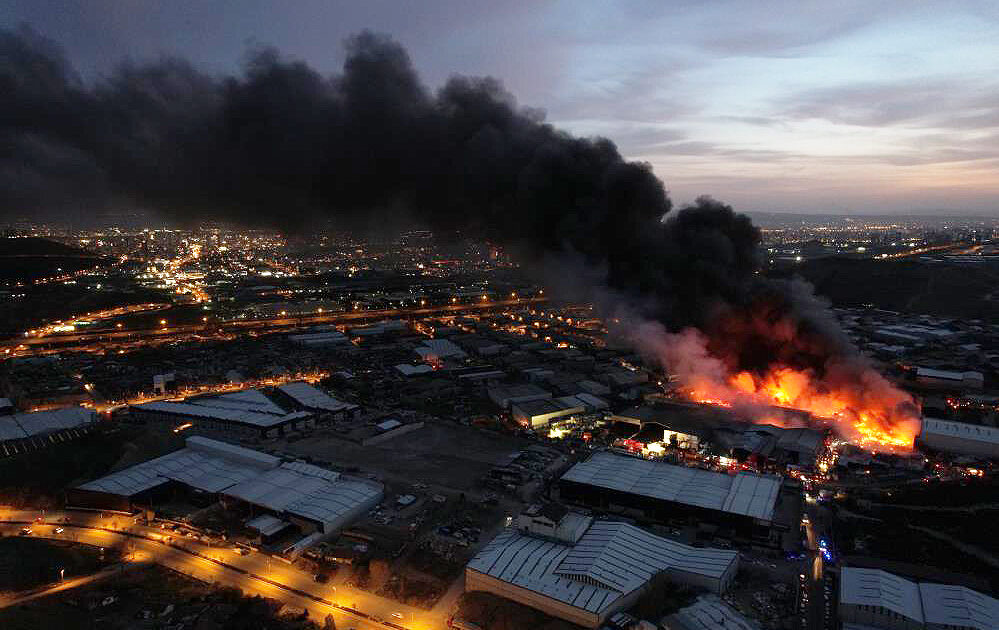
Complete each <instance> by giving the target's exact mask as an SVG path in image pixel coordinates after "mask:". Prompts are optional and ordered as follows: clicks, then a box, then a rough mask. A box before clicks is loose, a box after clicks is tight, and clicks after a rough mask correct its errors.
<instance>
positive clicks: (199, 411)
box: [135, 401, 300, 427]
mask: <svg viewBox="0 0 999 630" xmlns="http://www.w3.org/2000/svg"><path fill="white" fill-rule="evenodd" d="M135 408H136V409H143V410H149V411H160V412H163V413H173V414H177V415H181V416H191V417H194V418H211V419H216V420H227V421H229V422H239V423H242V424H251V425H253V426H257V427H272V426H275V425H279V424H282V423H284V422H287V421H288V420H293V419H295V418H298V417H300V415H299V414H287V415H283V416H276V415H272V414H269V413H258V412H255V411H243V410H237V409H225V408H222V407H208V406H203V405H200V404H198V405H196V404H191V403H186V402H183V403H176V402H159V401H157V402H148V403H142V404H140V405H135Z"/></svg>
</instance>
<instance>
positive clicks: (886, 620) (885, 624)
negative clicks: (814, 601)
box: [839, 602, 924, 630]
mask: <svg viewBox="0 0 999 630" xmlns="http://www.w3.org/2000/svg"><path fill="white" fill-rule="evenodd" d="M839 619H840V621H842V622H850V623H859V624H865V625H868V626H874V627H875V628H885V629H886V630H922V628H923V627H924V626H923V624H922V623H921V622H918V621H915V620H913V619H910V618H908V617H902V616H901V615H899V614H898V613H893V612H892V611H890V610H888V609H887V608H882V607H880V606H861V605H857V604H844V603H842V602H841V603H840V605H839Z"/></svg>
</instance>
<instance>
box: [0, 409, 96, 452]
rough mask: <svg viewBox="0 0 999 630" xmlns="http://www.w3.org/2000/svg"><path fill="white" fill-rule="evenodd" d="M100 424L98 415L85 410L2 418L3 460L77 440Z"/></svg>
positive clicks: (42, 412)
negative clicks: (58, 443) (18, 454)
mask: <svg viewBox="0 0 999 630" xmlns="http://www.w3.org/2000/svg"><path fill="white" fill-rule="evenodd" d="M96 422H97V414H96V413H95V412H94V411H93V410H92V409H86V408H84V407H67V408H65V409H53V410H51V411H35V412H27V413H15V414H12V415H9V416H0V456H5V455H14V454H17V453H23V452H25V451H29V450H34V449H36V448H42V447H45V446H48V445H49V444H52V443H57V442H64V441H66V440H69V439H74V438H76V437H79V436H80V435H83V434H84V433H86V432H87V431H88V430H89V429H90V428H91V427H93V426H94V424H95V423H96Z"/></svg>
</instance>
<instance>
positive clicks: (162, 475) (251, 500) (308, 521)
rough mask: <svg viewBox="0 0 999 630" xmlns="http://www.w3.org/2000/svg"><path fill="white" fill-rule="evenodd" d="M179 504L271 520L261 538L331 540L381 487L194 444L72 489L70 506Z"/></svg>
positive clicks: (263, 524)
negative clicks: (234, 508) (287, 534)
mask: <svg viewBox="0 0 999 630" xmlns="http://www.w3.org/2000/svg"><path fill="white" fill-rule="evenodd" d="M177 496H183V497H185V498H188V499H191V498H195V500H198V499H200V501H198V502H199V503H204V504H207V503H208V502H212V501H214V500H217V499H221V500H222V501H223V502H224V503H228V504H232V503H235V502H241V503H243V504H247V505H250V506H253V508H254V511H257V512H259V513H260V515H269V516H271V517H273V518H274V519H277V521H274V520H273V519H261V520H260V521H258V522H257V525H259V527H258V530H259V531H260V532H261V534H262V535H265V536H270V535H273V534H275V533H277V532H279V531H281V530H282V529H284V528H285V527H287V526H290V525H296V526H298V528H299V529H300V530H301V531H302V532H304V533H306V534H321V535H325V534H329V533H332V532H334V531H336V530H338V529H341V528H342V527H344V526H345V525H346V524H348V523H350V522H351V521H352V520H354V519H355V518H356V517H358V516H360V515H361V514H363V513H365V512H366V511H367V510H369V509H371V508H372V507H373V506H375V505H377V504H378V502H379V501H381V498H382V496H383V487H382V485H381V484H380V483H376V482H373V481H370V480H368V479H361V478H354V477H349V476H347V475H341V474H340V473H337V472H334V471H331V470H326V469H324V468H319V467H318V466H312V465H309V464H304V463H301V462H282V461H281V459H279V458H277V457H274V456H272V455H268V454H266V453H261V452H259V451H254V450H252V449H248V448H243V447H241V446H235V445H232V444H227V443H225V442H220V441H218V440H211V439H208V438H205V437H200V436H193V437H189V438H187V441H186V446H185V448H183V449H181V450H179V451H174V452H173V453H170V454H168V455H164V456H162V457H158V458H156V459H152V460H149V461H146V462H143V463H141V464H136V465H135V466H131V467H129V468H125V469H124V470H120V471H117V472H114V473H111V474H110V475H107V476H105V477H101V478H100V479H96V480H94V481H90V482H88V483H85V484H83V485H81V486H78V487H76V488H73V489H71V490H69V491H68V493H67V504H69V505H72V506H75V507H89V508H97V509H116V510H123V511H132V510H135V509H137V508H140V507H142V508H146V507H152V508H155V506H156V505H158V504H159V503H161V502H164V501H169V500H171V499H173V498H175V497H177Z"/></svg>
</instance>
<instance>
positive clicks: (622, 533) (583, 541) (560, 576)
mask: <svg viewBox="0 0 999 630" xmlns="http://www.w3.org/2000/svg"><path fill="white" fill-rule="evenodd" d="M737 558H738V554H736V552H734V551H725V550H720V549H698V548H694V547H689V546H687V545H684V544H682V543H678V542H676V541H672V540H667V539H664V538H660V537H658V536H655V535H653V534H650V533H648V532H646V531H644V530H641V529H639V528H637V527H635V526H633V525H628V524H626V523H614V522H606V521H596V522H594V523H593V524H592V525H591V526H590V528H589V529H588V530H587V531H586V533H584V534H583V536H582V537H581V538H580V539H579V541H578V542H577V543H576V544H575V545H573V546H569V545H566V544H563V543H558V542H553V541H549V540H544V539H541V538H535V537H533V536H528V535H524V534H521V533H519V532H517V531H515V530H512V529H511V530H507V531H504V532H502V533H501V534H500V535H499V536H497V537H496V538H495V539H494V540H493V541H492V542H491V543H489V544H488V545H487V546H486V547H485V548H484V549H483V550H482V551H480V552H479V554H478V555H476V556H475V558H473V559H472V561H471V562H469V564H468V567H469V568H470V569H472V570H474V571H478V572H480V573H483V574H485V575H489V576H491V577H494V578H497V579H500V580H503V581H504V582H509V583H511V584H514V585H516V586H520V587H522V588H526V589H529V590H531V591H535V592H537V593H540V594H543V595H545V596H547V597H551V598H553V599H556V600H558V601H561V602H564V603H566V604H569V605H571V606H574V607H576V608H580V609H582V610H585V611H587V612H591V613H600V612H601V611H603V610H605V609H606V608H607V607H608V606H610V605H611V604H613V603H614V602H615V601H616V600H617V599H619V598H620V597H621V596H622V595H625V594H627V593H630V592H632V591H634V590H635V589H637V588H639V587H641V586H642V585H644V584H645V583H646V582H647V581H648V580H650V579H651V578H652V576H654V575H655V574H657V573H658V572H659V571H663V570H667V569H673V570H677V571H684V572H688V573H695V574H699V575H704V576H707V577H711V578H720V577H721V576H722V575H724V573H725V572H726V571H727V570H728V569H729V568H730V567H731V566H732V565H733V564H734V563H735V562H736V561H737Z"/></svg>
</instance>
